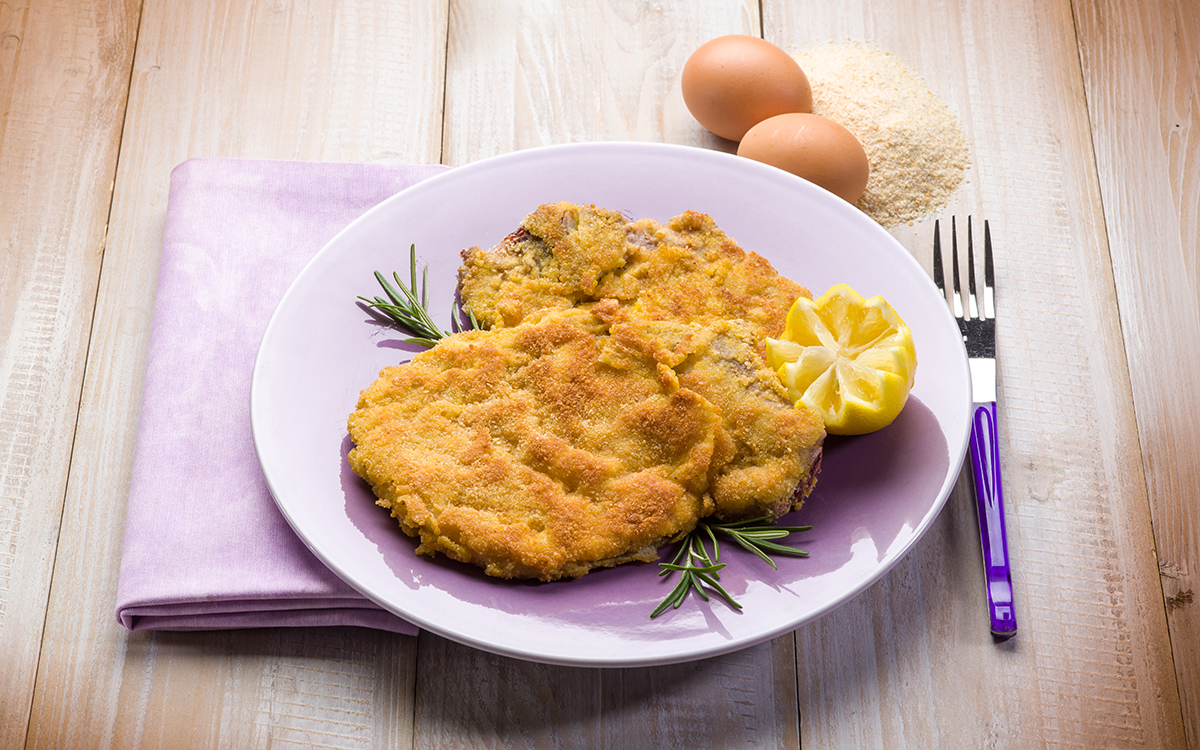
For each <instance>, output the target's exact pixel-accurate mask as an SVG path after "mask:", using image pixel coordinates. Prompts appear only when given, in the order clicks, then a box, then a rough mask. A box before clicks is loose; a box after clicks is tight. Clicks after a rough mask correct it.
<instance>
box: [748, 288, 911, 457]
mask: <svg viewBox="0 0 1200 750" xmlns="http://www.w3.org/2000/svg"><path fill="white" fill-rule="evenodd" d="M767 364H768V365H770V367H771V369H772V370H774V371H775V372H776V374H778V375H779V378H780V380H781V381H782V382H783V384H784V386H785V387H786V388H787V389H788V396H789V397H790V398H791V399H792V403H794V404H797V405H799V404H800V403H803V404H805V405H807V406H809V407H811V408H813V409H815V410H817V411H818V412H819V413H820V414H821V416H822V417H823V419H824V421H825V430H826V431H827V432H829V433H830V434H832V435H862V434H865V433H868V432H874V431H875V430H878V429H881V428H883V427H886V426H888V425H889V424H891V423H892V422H893V421H894V420H895V419H896V417H897V416H899V414H900V412H901V410H903V409H904V405H905V403H907V402H908V393H909V391H910V390H911V389H912V385H913V377H914V375H915V373H916V369H917V353H916V348H915V347H914V346H913V339H912V331H911V330H910V329H909V327H908V326H907V325H906V324H905V323H904V321H903V320H902V319H901V318H900V316H899V315H898V314H897V313H896V311H895V310H894V309H892V306H891V305H890V304H888V302H887V300H885V299H884V298H883V297H880V296H878V295H876V296H874V297H871V298H869V299H864V298H863V297H862V295H860V294H859V293H858V292H856V291H854V290H853V289H852V288H850V287H849V286H848V285H846V284H837V285H835V286H833V287H831V288H830V289H829V291H827V292H825V294H823V295H821V296H820V297H818V298H817V299H815V300H811V299H806V298H800V299H798V300H796V302H795V303H794V304H793V305H792V308H791V310H789V311H788V316H787V326H786V327H785V329H784V332H783V338H781V339H772V338H768V339H767Z"/></svg>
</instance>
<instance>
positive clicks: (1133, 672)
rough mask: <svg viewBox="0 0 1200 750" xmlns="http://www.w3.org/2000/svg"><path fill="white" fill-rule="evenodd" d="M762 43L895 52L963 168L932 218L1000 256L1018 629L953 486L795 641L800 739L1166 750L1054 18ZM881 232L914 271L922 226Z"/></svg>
mask: <svg viewBox="0 0 1200 750" xmlns="http://www.w3.org/2000/svg"><path fill="white" fill-rule="evenodd" d="M764 29H765V31H766V36H767V37H768V38H769V39H772V40H773V41H776V42H777V43H780V44H783V45H786V44H794V45H796V46H799V47H809V46H815V45H817V44H820V43H824V42H827V41H835V40H839V39H841V38H846V37H848V38H850V39H857V40H862V41H865V42H868V43H870V44H873V45H876V46H879V47H882V48H884V49H888V50H890V51H892V52H893V53H895V54H896V55H898V56H899V57H900V58H901V60H903V61H904V62H905V63H906V64H908V65H909V66H910V67H912V68H914V69H915V70H917V71H918V72H919V73H920V74H921V75H922V76H923V77H924V78H925V79H926V81H927V83H928V84H929V85H930V87H931V88H932V90H934V91H935V92H936V93H938V94H939V95H940V96H941V97H942V98H943V99H944V100H945V101H946V102H947V103H948V104H949V105H950V107H951V109H952V110H953V111H955V112H956V113H957V114H958V115H959V117H960V118H961V119H962V121H963V124H964V127H965V129H966V131H967V134H968V139H969V141H970V142H971V144H972V158H973V167H972V170H971V172H970V174H969V176H968V183H967V184H966V185H965V186H964V187H963V188H961V189H960V190H959V192H958V194H957V195H956V196H955V197H953V198H952V200H951V203H950V205H949V206H947V208H946V209H945V211H944V212H943V213H942V216H948V215H950V214H952V213H957V214H958V215H960V216H962V215H963V214H965V213H970V214H972V215H974V216H975V217H976V218H977V219H978V218H988V219H989V220H990V222H991V226H992V230H993V238H994V239H995V242H996V277H997V282H996V283H997V287H998V291H997V295H998V301H997V308H998V310H999V313H998V342H997V349H998V352H999V361H1000V373H999V378H1000V406H1001V413H1000V419H1001V458H1002V463H1003V467H1004V472H1005V481H1006V499H1007V501H1008V503H1009V515H1008V520H1009V529H1008V531H1009V545H1010V551H1011V553H1012V555H1013V559H1014V560H1015V565H1016V570H1015V579H1014V585H1015V588H1016V596H1017V605H1018V617H1019V619H1020V622H1021V632H1020V633H1019V634H1018V636H1017V638H1016V639H1014V640H1013V641H1011V642H1009V643H1007V644H1005V645H1003V646H996V645H993V644H992V643H991V639H990V638H989V637H988V636H987V630H986V620H985V619H984V617H985V614H986V613H985V610H984V599H983V591H982V587H983V581H982V576H981V575H980V573H981V563H980V553H979V547H978V541H977V534H978V532H977V530H976V524H975V522H974V519H973V516H972V514H971V506H970V499H969V495H968V493H967V490H966V487H965V485H963V484H962V483H960V487H959V489H958V491H957V492H956V493H955V495H954V496H953V497H952V499H951V503H950V506H949V508H948V509H947V513H946V514H945V515H943V516H942V517H941V518H940V519H939V521H938V525H937V527H936V528H935V529H934V530H933V531H931V532H930V535H929V537H927V538H926V539H924V540H922V542H921V544H920V545H918V547H917V548H916V549H915V550H914V551H913V552H912V553H911V554H910V555H909V557H908V558H907V559H906V560H905V561H904V562H903V563H902V564H901V565H900V566H898V567H897V569H896V570H895V571H893V572H892V573H891V574H890V575H889V576H888V577H887V578H886V579H884V580H883V581H881V582H880V583H879V584H878V585H877V586H876V587H875V588H874V589H872V590H871V591H870V592H869V593H868V595H867V596H865V597H862V598H861V599H860V600H857V601H855V602H852V603H851V604H850V605H848V606H846V607H844V608H842V609H841V610H838V611H836V612H834V613H833V614H831V615H830V616H828V617H826V618H825V619H824V620H822V621H820V622H818V623H816V624H814V625H812V626H810V627H808V628H803V629H801V630H800V631H799V632H798V633H797V655H798V661H799V664H800V701H801V713H802V715H803V716H805V717H806V720H805V721H804V723H803V724H802V737H803V738H804V740H805V741H806V742H809V741H811V742H812V743H813V744H815V745H817V746H821V747H825V746H837V747H861V746H864V745H872V744H874V745H877V746H885V747H891V746H901V745H905V746H916V747H938V746H942V747H975V746H982V745H988V746H992V745H1000V744H1003V743H1005V742H1008V743H1011V744H1013V745H1015V746H1018V747H1028V746H1044V745H1054V746H1080V747H1094V746H1131V745H1147V746H1150V747H1177V746H1180V745H1181V743H1182V741H1183V738H1182V728H1181V724H1180V719H1179V707H1178V703H1177V702H1176V700H1175V695H1176V685H1175V679H1174V675H1173V674H1172V673H1171V672H1170V670H1169V664H1170V656H1169V653H1170V642H1169V640H1168V637H1167V633H1166V629H1165V622H1164V620H1163V617H1162V606H1161V605H1160V604H1159V603H1158V602H1157V598H1158V595H1159V592H1158V584H1157V570H1155V567H1154V565H1153V561H1152V559H1151V558H1150V557H1149V556H1148V555H1147V554H1146V551H1147V550H1148V549H1149V548H1150V547H1151V546H1152V544H1153V540H1152V536H1151V527H1150V518H1149V515H1148V513H1147V503H1146V488H1145V483H1144V479H1143V476H1142V473H1141V470H1140V468H1141V467H1140V466H1139V465H1138V461H1137V460H1136V458H1134V457H1136V456H1138V455H1139V449H1138V446H1137V445H1136V444H1135V443H1134V442H1133V441H1132V440H1131V437H1132V436H1133V435H1135V434H1136V429H1137V423H1136V422H1135V420H1134V414H1133V410H1132V400H1131V393H1130V385H1129V380H1128V375H1127V372H1128V370H1127V366H1126V362H1125V359H1124V351H1123V341H1122V338H1121V329H1120V328H1119V326H1118V325H1117V324H1116V321H1115V320H1113V318H1112V316H1111V315H1108V314H1107V312H1108V311H1109V310H1111V309H1112V305H1114V304H1115V301H1116V294H1115V290H1114V288H1113V279H1112V272H1111V269H1110V267H1109V262H1108V257H1107V253H1106V245H1105V241H1104V235H1103V233H1102V228H1103V226H1104V222H1103V217H1102V215H1101V208H1100V195H1099V191H1098V186H1097V181H1096V173H1095V168H1094V165H1093V164H1092V162H1091V149H1090V142H1089V128H1088V120H1087V108H1086V103H1085V101H1084V99H1083V96H1082V94H1083V91H1082V78H1081V73H1080V70H1079V68H1078V60H1077V58H1076V57H1075V56H1073V55H1072V54H1071V50H1072V49H1073V48H1074V46H1075V42H1074V38H1073V37H1074V29H1073V23H1072V18H1071V13H1070V7H1069V5H1068V4H1067V3H1054V4H1043V3H1035V2H1022V3H1005V4H983V3H977V4H962V5H954V6H949V7H947V6H945V5H941V4H935V3H932V2H930V3H926V2H909V3H904V4H903V6H902V7H901V6H900V5H898V4H895V3H863V4H862V5H861V6H860V7H857V8H850V9H844V10H843V9H834V8H833V6H827V5H825V4H818V3H813V2H794V3H779V4H775V3H770V4H765V5H764ZM931 218H932V217H931ZM894 234H896V236H897V237H898V238H899V239H901V241H902V242H904V243H905V244H906V246H907V247H909V248H910V249H911V250H912V251H913V252H914V254H915V255H916V256H917V257H918V258H919V259H921V260H922V261H923V262H924V263H925V264H926V265H927V267H928V266H929V264H930V263H931V259H930V255H929V253H930V249H929V248H930V247H931V244H932V228H931V227H930V225H929V222H928V221H924V222H918V223H916V224H915V225H914V226H912V227H901V228H898V229H897V230H896V231H895V232H894ZM963 260H964V261H965V258H964V259H963ZM918 377H919V375H918ZM971 603H973V604H974V608H971V607H970V606H969V605H970V604H971ZM952 696H961V699H960V700H954V699H952V698H951V697H952ZM863 716H868V717H871V721H869V722H863V721H862V717H863Z"/></svg>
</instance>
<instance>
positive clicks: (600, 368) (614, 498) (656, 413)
mask: <svg viewBox="0 0 1200 750" xmlns="http://www.w3.org/2000/svg"><path fill="white" fill-rule="evenodd" d="M602 309H604V307H603V306H602ZM614 309H615V304H614V305H612V306H611V309H609V312H610V313H611V312H612V310H614ZM661 359H663V353H662V346H661V344H660V343H659V342H658V341H657V340H655V339H653V338H650V337H648V336H647V331H646V330H645V327H644V326H643V327H639V326H637V325H631V324H629V323H628V322H627V321H624V320H622V319H618V317H616V316H613V315H609V321H605V320H603V319H601V318H600V317H597V316H596V315H594V314H593V313H592V312H591V311H589V310H587V309H574V310H552V311H544V312H542V313H539V314H535V315H531V316H529V318H528V319H527V320H526V321H525V322H523V323H521V324H519V325H516V326H513V327H511V328H503V329H499V330H495V331H472V332H468V333H462V334H458V335H455V336H451V337H449V338H447V339H444V340H443V341H441V342H440V343H438V345H437V346H435V347H434V348H432V349H430V350H429V351H426V352H422V353H420V354H418V355H417V356H415V357H414V358H413V359H412V361H410V362H409V363H407V364H405V365H401V366H397V367H389V368H386V369H385V370H383V372H382V373H380V376H379V378H378V379H377V380H376V381H375V382H374V383H373V384H372V385H371V386H370V387H368V388H367V389H366V390H365V391H363V392H362V394H361V398H360V400H359V403H358V407H357V409H356V410H355V411H354V412H353V413H352V414H351V415H350V418H349V430H350V435H351V437H352V438H353V440H354V443H355V447H354V449H353V450H352V451H351V452H350V463H351V466H352V467H353V468H354V471H355V472H357V473H358V474H359V475H360V476H361V477H363V478H364V479H366V480H367V482H369V483H370V484H371V486H372V488H373V489H374V491H375V494H376V496H377V497H378V503H379V505H382V506H383V507H385V508H389V509H390V510H391V514H392V516H393V517H395V518H396V519H397V520H398V521H399V523H400V526H401V527H402V528H403V530H404V531H405V532H406V533H408V534H409V535H410V536H414V537H419V538H420V540H421V544H420V546H419V547H418V552H422V553H427V554H433V553H435V552H442V553H444V554H446V555H447V556H449V557H451V558H454V559H456V560H461V561H463V562H469V563H474V564H476V565H479V566H481V567H483V568H484V570H485V571H486V572H487V573H488V574H489V575H493V576H499V577H503V578H539V579H542V580H553V579H557V578H562V577H575V576H580V575H583V574H584V573H586V572H587V571H588V570H590V569H592V568H595V567H599V566H611V565H616V564H618V563H622V562H627V561H631V560H643V561H649V560H653V559H654V558H655V556H656V550H657V549H658V548H659V547H660V546H662V545H664V544H667V543H669V542H671V541H673V540H675V539H677V538H679V537H681V536H682V535H683V534H685V533H686V532H688V531H690V530H691V529H692V528H694V527H695V525H696V523H697V521H698V519H699V518H701V517H704V516H707V515H709V514H710V513H711V512H712V511H713V504H712V499H711V497H710V496H709V493H708V490H709V482H710V477H711V476H712V475H713V473H714V471H715V470H716V468H718V467H720V466H722V465H723V464H725V463H727V462H728V459H729V457H730V455H731V451H732V443H731V441H730V439H729V438H728V436H727V435H726V434H725V429H724V427H723V424H722V416H721V412H720V411H719V410H718V409H717V408H716V407H714V406H713V405H712V404H711V403H709V402H708V401H707V400H706V399H704V398H703V397H701V396H699V395H697V394H696V392H695V391H693V390H691V389H689V388H686V387H681V385H680V383H679V380H678V378H677V377H676V375H675V373H674V371H673V370H672V369H671V368H670V367H668V366H666V365H665V364H663V363H662V362H661V361H660V360H661Z"/></svg>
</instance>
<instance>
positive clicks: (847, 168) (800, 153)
mask: <svg viewBox="0 0 1200 750" xmlns="http://www.w3.org/2000/svg"><path fill="white" fill-rule="evenodd" d="M737 152H738V156H745V157H746V158H748V159H754V160H755V161H761V162H763V163H765V164H770V165H771V166H773V167H779V168H780V169H782V170H785V171H787V172H791V173H792V174H794V175H796V176H798V177H803V178H804V179H806V180H808V181H809V182H815V183H816V184H818V185H820V186H821V187H823V188H825V189H826V190H828V191H829V192H831V193H833V194H835V195H837V196H840V197H841V198H844V199H845V200H847V201H849V202H850V203H853V202H855V201H856V200H858V198H859V196H861V195H862V193H863V190H864V189H866V187H867V177H869V176H870V172H871V168H870V166H869V165H868V164H867V153H866V152H865V151H863V147H862V144H861V143H859V142H858V139H857V138H855V137H854V135H853V134H851V133H850V131H849V130H846V129H845V128H844V127H842V126H841V125H839V124H837V123H836V122H834V121H833V120H829V119H826V118H824V117H820V116H818V115H809V114H787V115H777V116H775V117H771V118H769V119H766V120H763V121H762V122H760V123H758V124H757V125H755V126H754V127H752V128H750V131H749V132H747V133H746V135H745V137H744V138H742V142H741V143H740V144H739V145H738V150H737Z"/></svg>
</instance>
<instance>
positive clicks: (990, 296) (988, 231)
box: [983, 219, 996, 318]
mask: <svg viewBox="0 0 1200 750" xmlns="http://www.w3.org/2000/svg"><path fill="white" fill-rule="evenodd" d="M983 317H984V318H995V317H996V272H995V270H994V268H993V267H992V228H991V227H990V226H988V221H987V219H984V220H983Z"/></svg>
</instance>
